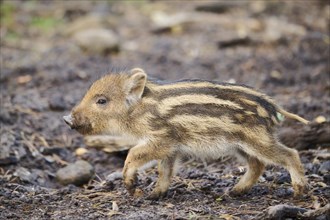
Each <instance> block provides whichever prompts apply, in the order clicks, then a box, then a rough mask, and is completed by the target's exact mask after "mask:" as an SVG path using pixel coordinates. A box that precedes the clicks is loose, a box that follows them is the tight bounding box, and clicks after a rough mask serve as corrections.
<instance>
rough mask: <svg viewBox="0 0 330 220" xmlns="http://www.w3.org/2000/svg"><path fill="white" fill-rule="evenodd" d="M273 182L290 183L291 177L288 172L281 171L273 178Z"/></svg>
mask: <svg viewBox="0 0 330 220" xmlns="http://www.w3.org/2000/svg"><path fill="white" fill-rule="evenodd" d="M275 183H277V184H284V183H291V177H290V175H289V174H288V173H282V174H281V175H280V176H279V177H277V178H276V179H275Z"/></svg>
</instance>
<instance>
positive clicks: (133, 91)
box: [126, 68, 147, 105]
mask: <svg viewBox="0 0 330 220" xmlns="http://www.w3.org/2000/svg"><path fill="white" fill-rule="evenodd" d="M130 73H131V74H130V76H129V78H128V79H127V83H126V92H127V96H126V101H127V103H128V104H129V105H132V104H134V103H136V102H137V101H139V100H140V99H141V97H142V94H143V91H144V87H145V85H146V82H147V74H146V73H145V72H144V70H143V69H140V68H134V69H132V70H131V71H130Z"/></svg>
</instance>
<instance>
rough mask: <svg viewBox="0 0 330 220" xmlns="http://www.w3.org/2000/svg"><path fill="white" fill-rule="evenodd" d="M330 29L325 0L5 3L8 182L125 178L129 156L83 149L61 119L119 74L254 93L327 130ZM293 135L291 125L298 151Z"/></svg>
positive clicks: (3, 162)
mask: <svg viewBox="0 0 330 220" xmlns="http://www.w3.org/2000/svg"><path fill="white" fill-rule="evenodd" d="M329 21H330V4H329V1H327V0H315V1H303V0H302V1H293V0H292V1H229V0H228V1H206V0H205V1H188V0H187V1H157V0H154V1H151V0H150V1H148V0H139V1H115V0H108V1H83V0H80V1H41V0H40V1H37V0H34V1H16V0H10V1H9V0H7V1H1V27H0V37H1V51H0V61H1V78H0V86H1V88H0V89H1V94H0V97H1V113H0V123H1V128H0V132H1V152H0V166H2V168H1V167H0V168H1V169H0V171H1V172H0V174H1V178H2V180H1V181H2V183H3V184H9V183H20V184H27V185H28V184H33V185H37V186H42V187H46V188H60V187H61V184H59V183H58V181H56V180H55V177H56V172H57V171H58V170H59V169H60V168H61V167H63V166H65V165H67V164H70V163H74V162H75V161H76V160H78V159H84V160H86V161H89V162H90V163H91V164H92V165H93V166H94V169H95V172H96V174H97V175H98V177H97V178H96V177H94V180H104V178H105V177H106V176H107V175H109V174H110V173H112V172H113V171H115V170H118V169H120V168H121V166H122V165H123V160H124V158H125V156H120V155H115V156H114V155H109V154H106V153H104V152H102V151H98V150H95V149H89V148H84V146H85V144H84V142H83V139H82V137H81V136H80V135H79V134H77V133H76V132H74V131H71V130H69V129H68V127H67V126H66V125H65V123H63V120H62V116H63V115H66V114H67V113H68V112H69V111H70V110H71V108H72V107H73V106H74V105H75V104H76V103H77V102H78V101H79V100H80V99H81V98H82V96H83V95H84V93H85V92H86V90H87V88H88V87H89V86H90V85H91V83H92V82H93V81H94V80H95V79H97V78H98V77H99V76H101V75H103V74H106V73H109V72H111V71H113V72H116V71H125V70H129V69H131V68H134V67H140V68H143V69H144V70H145V71H146V72H147V73H148V74H149V75H150V76H152V77H154V78H158V79H163V80H167V81H172V80H178V79H183V78H199V79H207V80H218V81H223V82H231V83H240V84H246V85H249V86H252V87H255V88H257V89H260V90H261V91H264V92H265V93H267V94H268V95H271V96H272V97H274V99H275V100H276V101H277V102H278V103H279V104H281V105H282V106H283V107H285V108H286V109H288V110H289V111H291V112H294V113H297V114H299V115H301V116H303V117H305V118H307V119H308V120H311V121H315V122H317V123H324V122H327V121H329V115H330V98H329V95H330V94H329V93H330V79H329V74H330V72H329V65H330V64H329V63H330V62H329V59H330V55H329V45H330V36H329ZM297 126H298V127H299V126H300V127H301V125H299V124H298V125H296V124H295V123H294V124H293V122H285V124H284V125H283V129H286V130H283V131H285V132H284V133H285V134H286V135H287V136H285V135H284V137H283V139H285V140H287V143H286V144H287V145H291V147H294V146H293V145H294V144H295V143H296V142H295V137H294V136H292V135H294V133H296V129H297ZM290 132H291V133H290ZM315 132H316V131H315ZM312 134H314V133H312ZM316 134H317V133H315V135H316ZM315 146H318V145H315ZM305 147H306V146H305ZM1 181H0V184H1ZM6 187H8V189H9V188H10V187H11V186H9V185H6ZM116 187H122V186H121V185H120V184H119V183H118V186H116ZM0 188H1V187H0ZM4 188H5V187H4ZM39 205H40V204H39ZM8 207H9V206H8ZM8 207H7V208H8ZM14 212H15V210H14ZM27 213H28V214H29V212H27ZM31 213H33V212H31ZM31 213H30V214H31ZM28 214H27V215H28ZM21 217H22V216H21ZM25 217H26V216H25ZM89 217H91V216H89Z"/></svg>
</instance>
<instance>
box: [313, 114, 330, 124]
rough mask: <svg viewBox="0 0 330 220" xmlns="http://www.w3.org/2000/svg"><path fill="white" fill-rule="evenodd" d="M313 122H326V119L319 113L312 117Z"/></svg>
mask: <svg viewBox="0 0 330 220" xmlns="http://www.w3.org/2000/svg"><path fill="white" fill-rule="evenodd" d="M314 121H315V122H317V123H319V124H321V123H323V122H326V121H327V119H326V118H325V117H324V116H323V115H320V116H317V117H316V118H315V119H314Z"/></svg>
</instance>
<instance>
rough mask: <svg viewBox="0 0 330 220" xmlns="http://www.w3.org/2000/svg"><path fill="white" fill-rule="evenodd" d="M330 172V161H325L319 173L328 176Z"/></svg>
mask: <svg viewBox="0 0 330 220" xmlns="http://www.w3.org/2000/svg"><path fill="white" fill-rule="evenodd" d="M329 171H330V161H329V160H328V161H325V162H323V163H322V164H321V166H320V168H319V173H320V174H328V173H329Z"/></svg>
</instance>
